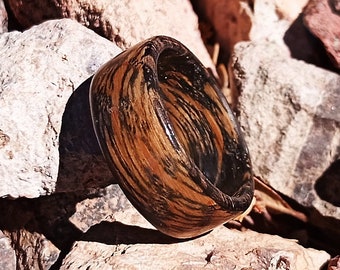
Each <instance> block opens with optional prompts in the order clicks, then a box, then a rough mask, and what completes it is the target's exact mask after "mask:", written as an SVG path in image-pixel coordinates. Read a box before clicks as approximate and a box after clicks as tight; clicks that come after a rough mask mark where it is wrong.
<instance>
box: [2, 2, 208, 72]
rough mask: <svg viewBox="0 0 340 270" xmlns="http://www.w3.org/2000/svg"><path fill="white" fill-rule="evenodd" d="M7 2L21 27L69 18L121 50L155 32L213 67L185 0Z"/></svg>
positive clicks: (196, 21)
mask: <svg viewBox="0 0 340 270" xmlns="http://www.w3.org/2000/svg"><path fill="white" fill-rule="evenodd" d="M8 5H9V7H10V8H11V10H12V12H13V14H14V16H15V18H16V19H17V20H18V22H19V23H20V24H21V25H22V26H23V27H24V28H28V27H30V26H32V25H35V24H39V23H41V22H43V21H45V20H46V19H56V18H72V19H75V20H77V21H79V22H80V23H82V24H83V25H85V26H87V27H89V28H90V29H93V30H94V31H95V32H96V33H98V34H100V35H101V36H104V37H106V38H108V39H109V40H111V41H114V42H115V43H116V44H117V45H118V46H119V47H120V48H121V49H126V48H128V47H130V46H131V45H133V44H136V43H137V42H140V41H142V40H144V39H147V38H150V37H152V36H155V35H168V36H171V37H173V38H176V39H178V40H179V41H181V42H182V43H184V44H185V45H186V46H188V47H189V48H190V49H191V50H192V51H193V53H194V54H196V55H197V56H198V58H199V59H200V60H201V61H202V62H203V63H204V64H205V65H206V66H209V67H213V65H212V63H211V59H210V57H209V55H208V53H207V51H206V48H205V47H204V45H203V42H202V41H201V37H200V32H199V30H198V20H197V16H196V15H195V13H194V12H193V10H192V7H191V4H190V2H189V0H186V1H181V0H176V1H164V0H163V1H157V0H152V1H146V2H141V1H138V0H134V1H130V0H125V1H110V0H96V1H92V0H86V1H83V0H81V1H73V0H63V1H59V2H53V1H48V2H47V1H44V0H34V1H21V2H18V1H16V0H9V1H8Z"/></svg>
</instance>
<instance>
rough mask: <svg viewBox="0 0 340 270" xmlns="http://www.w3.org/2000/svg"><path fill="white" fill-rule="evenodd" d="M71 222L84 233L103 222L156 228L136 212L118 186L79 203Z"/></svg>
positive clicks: (105, 189) (102, 190) (111, 186)
mask: <svg viewBox="0 0 340 270" xmlns="http://www.w3.org/2000/svg"><path fill="white" fill-rule="evenodd" d="M69 220H70V222H72V224H74V226H75V227H77V228H78V229H79V230H81V231H82V232H84V233H85V232H87V230H88V229H90V228H91V227H92V226H94V225H96V224H99V223H100V222H103V221H105V222H114V221H124V222H125V223H126V224H133V225H134V226H142V227H144V228H154V227H153V226H152V225H151V224H150V223H149V222H148V221H146V219H145V218H144V217H142V215H141V214H139V213H138V212H137V211H136V209H135V208H134V207H133V206H132V205H131V203H130V202H129V201H128V199H127V198H126V197H125V195H124V193H123V192H122V190H121V189H120V188H119V186H118V185H116V184H115V185H110V186H107V187H106V188H104V189H101V190H99V191H98V192H97V193H96V196H91V197H90V198H86V199H85V200H82V201H80V202H78V203H77V205H76V210H75V213H74V214H73V215H72V216H71V217H70V218H69Z"/></svg>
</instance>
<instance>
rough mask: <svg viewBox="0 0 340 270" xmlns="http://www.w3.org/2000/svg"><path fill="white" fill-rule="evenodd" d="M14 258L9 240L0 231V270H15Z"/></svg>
mask: <svg viewBox="0 0 340 270" xmlns="http://www.w3.org/2000/svg"><path fill="white" fill-rule="evenodd" d="M15 258H16V257H15V252H14V249H13V248H12V247H11V241H10V239H9V238H8V237H6V236H5V235H4V234H3V232H2V231H0V269H8V270H12V269H17V268H16V260H15Z"/></svg>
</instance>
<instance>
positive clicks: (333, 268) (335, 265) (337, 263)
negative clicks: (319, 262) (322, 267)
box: [327, 255, 340, 270]
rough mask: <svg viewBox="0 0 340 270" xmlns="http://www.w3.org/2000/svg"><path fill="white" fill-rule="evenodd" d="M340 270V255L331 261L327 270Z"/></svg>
mask: <svg viewBox="0 0 340 270" xmlns="http://www.w3.org/2000/svg"><path fill="white" fill-rule="evenodd" d="M337 269H340V255H338V256H335V257H334V258H332V259H330V260H329V263H328V268H327V270H337Z"/></svg>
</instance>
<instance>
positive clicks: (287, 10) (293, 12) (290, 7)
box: [275, 0, 308, 22]
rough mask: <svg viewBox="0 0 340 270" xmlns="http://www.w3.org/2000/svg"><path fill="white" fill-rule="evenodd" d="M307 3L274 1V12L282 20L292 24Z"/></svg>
mask: <svg viewBox="0 0 340 270" xmlns="http://www.w3.org/2000/svg"><path fill="white" fill-rule="evenodd" d="M307 3H308V0H298V1H296V0H288V1H287V0H275V6H276V12H277V13H278V15H279V16H280V17H281V18H282V19H285V20H287V21H289V22H293V21H294V20H295V19H296V18H297V17H298V16H299V14H300V13H301V12H302V10H303V8H304V7H305V6H306V4H307Z"/></svg>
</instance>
